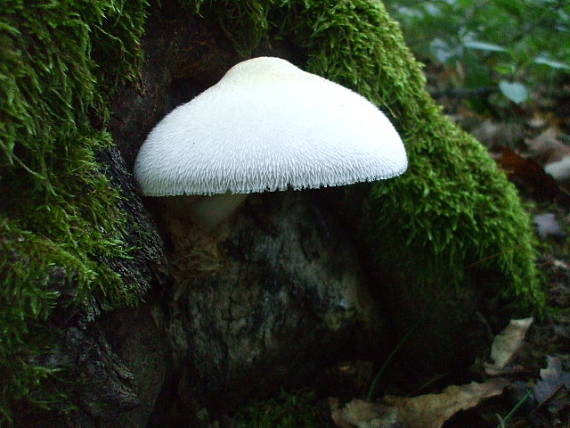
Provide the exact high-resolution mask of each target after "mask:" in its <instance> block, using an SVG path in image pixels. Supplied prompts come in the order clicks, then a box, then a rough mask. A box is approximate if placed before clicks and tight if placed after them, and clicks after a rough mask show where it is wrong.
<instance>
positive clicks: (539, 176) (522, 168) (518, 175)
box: [496, 146, 570, 206]
mask: <svg viewBox="0 0 570 428" xmlns="http://www.w3.org/2000/svg"><path fill="white" fill-rule="evenodd" d="M496 149H497V150H498V151H499V157H498V159H497V162H498V163H499V165H501V167H502V168H503V169H504V170H505V172H506V173H507V174H508V176H509V179H510V180H512V181H514V182H515V183H517V184H519V185H520V186H521V187H523V188H524V189H526V190H527V191H528V192H530V193H532V194H533V195H534V197H535V198H537V199H550V200H554V201H556V202H559V203H560V204H562V205H564V206H570V195H568V193H566V192H565V191H563V190H562V189H560V187H559V186H558V183H557V182H556V180H555V179H554V178H553V177H552V176H550V175H549V174H547V173H546V172H545V171H544V169H543V168H542V166H541V165H540V164H539V163H538V162H536V161H534V160H532V159H526V158H524V157H522V156H521V155H519V154H518V153H516V152H514V151H513V150H511V149H509V148H508V147H504V146H500V147H496Z"/></svg>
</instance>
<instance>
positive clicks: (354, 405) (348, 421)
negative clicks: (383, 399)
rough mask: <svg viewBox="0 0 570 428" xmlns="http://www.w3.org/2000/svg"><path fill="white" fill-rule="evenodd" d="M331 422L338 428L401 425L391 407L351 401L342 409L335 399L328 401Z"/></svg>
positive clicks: (386, 427)
mask: <svg viewBox="0 0 570 428" xmlns="http://www.w3.org/2000/svg"><path fill="white" fill-rule="evenodd" d="M329 402H330V405H331V409H332V413H331V416H332V420H333V421H334V423H335V424H336V426H337V427H340V428H354V427H357V428H392V427H393V428H398V427H401V426H402V425H401V423H400V421H399V419H398V413H397V410H396V409H395V408H393V407H390V406H386V405H384V404H379V403H371V402H369V401H364V400H357V399H355V400H352V401H351V402H349V403H347V404H346V405H345V406H344V407H343V408H340V407H339V405H338V400H337V399H329Z"/></svg>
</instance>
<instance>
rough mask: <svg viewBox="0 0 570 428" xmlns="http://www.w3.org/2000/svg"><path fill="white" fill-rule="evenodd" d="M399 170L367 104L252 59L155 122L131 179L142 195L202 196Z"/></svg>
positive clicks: (396, 152)
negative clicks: (135, 182) (133, 179)
mask: <svg viewBox="0 0 570 428" xmlns="http://www.w3.org/2000/svg"><path fill="white" fill-rule="evenodd" d="M406 168H407V158H406V153H405V150H404V146H403V144H402V141H401V139H400V137H399V135H398V133H397V132H396V130H395V129H394V127H393V126H392V124H391V123H390V121H389V120H388V119H387V118H386V116H384V114H383V113H382V112H381V111H380V110H378V109H377V108H376V107H375V106H374V105H373V104H372V103H370V102H369V101H367V100H366V99H365V98H364V97H362V96H360V95H358V94H357V93H355V92H353V91H351V90H349V89H347V88H344V87H343V86H340V85H338V84H336V83H333V82H331V81H329V80H326V79H324V78H322V77H319V76H316V75H314V74H311V73H307V72H304V71H302V70H301V69H299V68H297V67H295V66H294V65H293V64H291V63H289V62H287V61H285V60H283V59H279V58H271V57H260V58H255V59H250V60H247V61H244V62H241V63H239V64H237V65H235V66H234V67H232V68H231V69H230V70H229V71H228V72H227V73H226V74H225V76H224V77H223V78H222V79H221V80H220V81H219V82H218V83H217V84H216V85H214V86H212V87H211V88H209V89H207V90H206V91H204V92H203V93H201V94H200V95H198V96H197V97H196V98H194V99H193V100H192V101H190V102H188V103H186V104H183V105H181V106H179V107H178V108H176V109H175V110H173V111H172V112H171V113H170V114H168V115H167V116H166V117H165V118H164V119H162V120H161V121H160V122H159V123H158V124H157V125H156V127H155V128H154V129H153V130H152V131H151V133H150V134H149V136H148V138H147V139H146V141H145V142H144V144H143V146H142V147H141V149H140V152H139V154H138V157H137V160H136V163H135V176H136V179H137V181H138V182H139V185H140V187H141V189H142V192H143V194H144V195H147V196H174V195H190V194H197V195H211V194H217V193H226V192H231V193H254V192H264V191H275V190H287V189H288V188H293V189H295V190H299V189H305V188H319V187H323V186H342V185H347V184H352V183H355V182H360V181H374V180H379V179H386V178H391V177H394V176H397V175H400V174H402V173H403V172H404V171H405V170H406Z"/></svg>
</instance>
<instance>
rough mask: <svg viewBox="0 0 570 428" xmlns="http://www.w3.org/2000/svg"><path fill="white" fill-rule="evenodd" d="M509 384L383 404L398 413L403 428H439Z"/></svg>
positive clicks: (491, 383)
mask: <svg viewBox="0 0 570 428" xmlns="http://www.w3.org/2000/svg"><path fill="white" fill-rule="evenodd" d="M509 384H510V382H509V381H508V380H506V379H503V378H495V379H491V380H489V381H487V382H483V383H477V382H471V383H470V384H468V385H461V386H456V385H452V386H448V387H447V388H445V389H444V390H443V392H442V393H441V394H426V395H420V396H417V397H412V398H405V397H395V396H386V397H384V401H385V402H387V403H388V404H391V405H392V406H394V407H395V408H396V409H397V410H398V419H399V420H400V421H401V422H402V424H403V425H402V426H403V427H404V428H440V427H441V426H442V425H443V424H444V423H445V422H446V421H447V420H448V419H449V418H451V417H452V416H453V415H454V414H455V413H457V412H459V411H461V410H467V409H470V408H473V407H475V406H477V405H478V404H479V403H480V402H481V401H483V400H485V399H487V398H490V397H494V396H497V395H500V394H501V393H502V392H503V389H504V388H505V387H506V386H508V385H509Z"/></svg>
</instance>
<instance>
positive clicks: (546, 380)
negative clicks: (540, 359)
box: [533, 355, 570, 406]
mask: <svg viewBox="0 0 570 428" xmlns="http://www.w3.org/2000/svg"><path fill="white" fill-rule="evenodd" d="M546 361H547V363H546V368H545V369H540V378H541V380H540V381H538V382H537V383H536V385H535V386H534V388H533V392H534V398H535V399H536V401H537V402H538V405H539V406H541V405H542V404H544V403H545V402H546V401H548V400H549V399H550V398H551V397H552V396H553V395H554V394H556V392H557V391H558V390H559V389H560V388H562V387H565V388H567V389H570V373H567V372H563V371H562V363H561V362H560V359H559V358H556V357H551V356H550V355H547V356H546Z"/></svg>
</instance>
